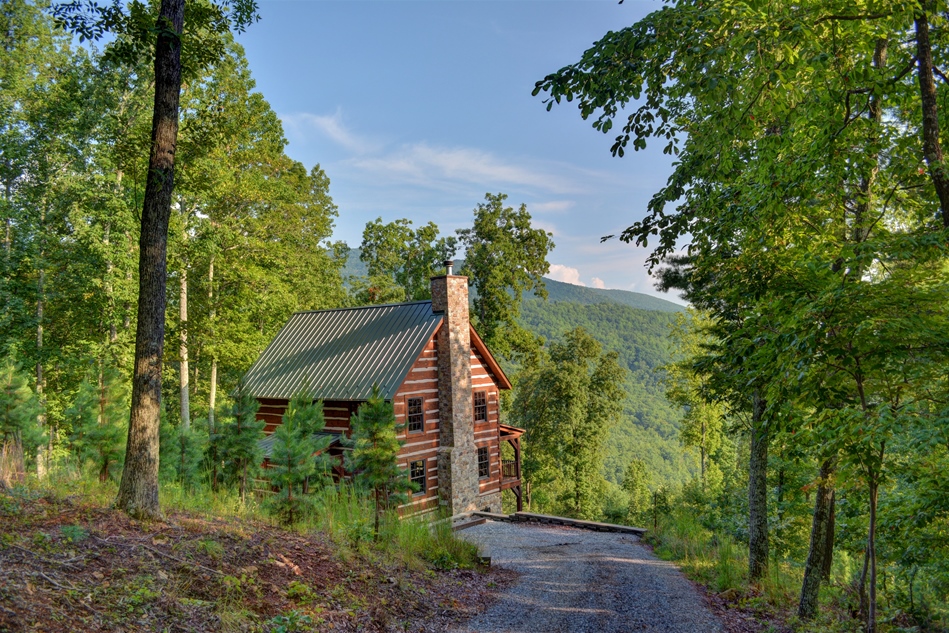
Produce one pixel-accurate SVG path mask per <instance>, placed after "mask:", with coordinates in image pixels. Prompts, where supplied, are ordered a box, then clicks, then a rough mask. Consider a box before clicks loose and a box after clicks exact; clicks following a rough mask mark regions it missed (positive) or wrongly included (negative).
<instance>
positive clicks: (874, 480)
mask: <svg viewBox="0 0 949 633" xmlns="http://www.w3.org/2000/svg"><path fill="white" fill-rule="evenodd" d="M885 449H886V444H885V443H884V442H880V454H879V462H878V465H879V469H874V467H873V466H867V484H868V487H869V489H870V527H869V529H868V530H867V558H868V559H869V561H870V591H869V594H870V595H869V596H868V598H869V600H868V602H867V628H866V631H867V633H876V630H877V548H876V530H877V500H878V498H879V492H880V470H881V469H882V468H883V455H884V451H885Z"/></svg>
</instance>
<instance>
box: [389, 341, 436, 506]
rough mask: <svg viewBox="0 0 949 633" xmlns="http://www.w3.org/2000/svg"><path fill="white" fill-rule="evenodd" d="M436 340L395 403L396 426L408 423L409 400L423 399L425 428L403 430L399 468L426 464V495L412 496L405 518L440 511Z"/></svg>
mask: <svg viewBox="0 0 949 633" xmlns="http://www.w3.org/2000/svg"><path fill="white" fill-rule="evenodd" d="M435 354H436V351H435V339H434V337H433V338H432V339H431V340H429V342H428V343H426V344H425V348H424V349H423V350H422V353H421V354H419V357H418V358H417V359H416V360H415V363H414V364H413V365H412V369H410V370H409V373H408V375H407V376H406V377H405V380H404V381H402V385H401V386H400V387H399V390H398V391H397V392H396V395H395V398H394V400H393V403H392V404H393V407H394V408H395V421H396V424H401V425H405V424H406V423H407V419H406V414H407V407H408V399H409V398H422V412H423V414H424V416H423V428H422V430H421V431H416V432H413V433H409V431H408V428H406V427H403V429H402V432H401V433H400V434H399V439H400V440H402V441H403V442H405V444H403V445H402V450H401V451H399V465H400V466H401V467H402V468H405V469H406V470H408V468H409V463H410V462H414V461H416V460H419V459H423V460H425V479H426V481H425V491H424V492H419V493H416V494H414V495H412V496H411V497H410V499H409V502H408V503H406V504H404V505H402V506H400V510H401V511H402V512H403V513H405V514H414V513H416V512H422V511H423V510H429V509H433V508H436V507H438V457H437V455H438V444H439V438H438V362H437V359H436V356H435Z"/></svg>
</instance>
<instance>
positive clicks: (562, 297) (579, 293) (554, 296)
mask: <svg viewBox="0 0 949 633" xmlns="http://www.w3.org/2000/svg"><path fill="white" fill-rule="evenodd" d="M544 284H546V286H547V294H548V300H549V301H567V302H570V303H583V304H591V303H615V304H618V305H624V306H628V307H630V308H637V309H639V310H655V311H658V312H681V311H683V310H685V306H682V305H680V304H678V303H673V302H672V301H666V300H665V299H660V298H659V297H653V296H652V295H646V294H643V293H641V292H630V291H629V290H618V289H615V288H590V287H587V286H577V285H574V284H568V283H564V282H562V281H556V280H554V279H548V278H546V277H545V278H544Z"/></svg>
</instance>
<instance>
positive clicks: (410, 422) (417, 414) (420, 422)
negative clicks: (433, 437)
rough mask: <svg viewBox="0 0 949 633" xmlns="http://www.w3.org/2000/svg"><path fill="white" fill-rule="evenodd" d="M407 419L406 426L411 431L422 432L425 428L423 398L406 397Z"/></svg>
mask: <svg viewBox="0 0 949 633" xmlns="http://www.w3.org/2000/svg"><path fill="white" fill-rule="evenodd" d="M405 404H406V407H405V408H406V411H407V420H406V428H408V431H409V433H421V432H422V431H424V430H425V410H424V405H425V401H424V400H422V398H406V400H405Z"/></svg>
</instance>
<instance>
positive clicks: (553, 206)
mask: <svg viewBox="0 0 949 633" xmlns="http://www.w3.org/2000/svg"><path fill="white" fill-rule="evenodd" d="M574 204H575V203H574V201H573V200H551V201H549V202H534V203H533V204H530V205H528V207H527V210H528V211H530V212H531V214H535V213H565V212H567V211H569V210H570V209H572V208H573V206H574Z"/></svg>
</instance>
